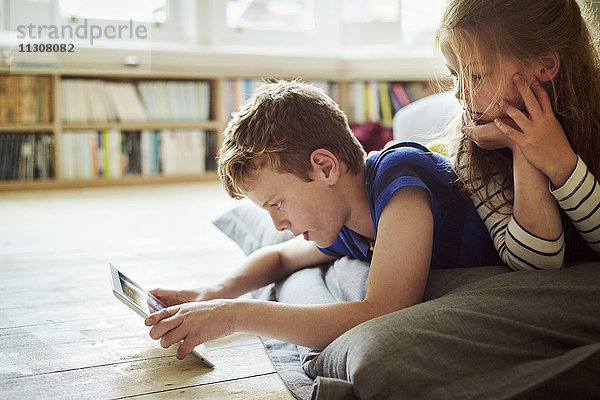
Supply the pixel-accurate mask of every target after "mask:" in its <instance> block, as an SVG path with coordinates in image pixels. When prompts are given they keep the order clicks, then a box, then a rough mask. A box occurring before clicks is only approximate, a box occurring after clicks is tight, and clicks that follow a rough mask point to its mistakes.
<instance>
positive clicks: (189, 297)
mask: <svg viewBox="0 0 600 400" xmlns="http://www.w3.org/2000/svg"><path fill="white" fill-rule="evenodd" d="M150 293H152V294H153V295H154V297H156V298H157V299H158V300H159V301H160V302H161V303H163V304H164V305H165V306H167V307H170V306H175V305H178V304H183V303H189V302H191V301H204V300H212V299H216V298H218V297H219V296H218V295H217V292H216V290H213V289H210V288H201V289H192V290H170V289H162V288H156V289H152V290H151V291H150Z"/></svg>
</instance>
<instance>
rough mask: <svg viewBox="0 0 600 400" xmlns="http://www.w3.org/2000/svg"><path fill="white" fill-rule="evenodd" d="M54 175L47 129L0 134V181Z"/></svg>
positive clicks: (51, 137) (52, 150) (47, 177)
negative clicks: (43, 130) (44, 131)
mask: <svg viewBox="0 0 600 400" xmlns="http://www.w3.org/2000/svg"><path fill="white" fill-rule="evenodd" d="M53 177H54V141H53V136H52V134H51V133H37V132H35V133H9V132H6V133H2V134H0V181H13V180H21V181H32V180H41V179H50V178H53Z"/></svg>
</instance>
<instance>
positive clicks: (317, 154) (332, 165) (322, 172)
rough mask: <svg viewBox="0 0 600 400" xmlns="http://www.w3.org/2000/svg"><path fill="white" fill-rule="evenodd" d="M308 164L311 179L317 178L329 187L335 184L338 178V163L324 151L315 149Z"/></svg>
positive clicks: (331, 154) (333, 156)
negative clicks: (310, 168) (311, 175)
mask: <svg viewBox="0 0 600 400" xmlns="http://www.w3.org/2000/svg"><path fill="white" fill-rule="evenodd" d="M310 164H311V165H312V167H313V171H312V172H313V178H318V177H319V176H320V177H322V178H323V179H325V180H326V182H327V183H328V184H330V185H332V184H335V183H337V181H338V180H339V178H340V161H339V160H338V159H337V157H336V156H335V155H334V154H333V153H332V152H330V151H329V150H326V149H316V150H315V151H313V152H312V153H311V154H310Z"/></svg>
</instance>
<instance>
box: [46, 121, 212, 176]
mask: <svg viewBox="0 0 600 400" xmlns="http://www.w3.org/2000/svg"><path fill="white" fill-rule="evenodd" d="M215 136H216V132H214V131H203V130H198V129H185V130H184V129H164V130H148V129H145V130H141V131H140V130H137V131H120V130H118V129H107V130H102V131H94V130H90V131H67V132H64V133H63V134H62V135H60V136H59V138H60V139H59V152H58V157H59V166H60V177H61V179H64V180H89V179H99V178H108V179H118V178H122V177H125V176H131V175H139V176H155V175H164V176H176V175H201V174H203V173H204V172H205V171H206V170H211V169H214V160H212V161H211V163H210V164H209V160H208V155H209V154H210V155H215V154H216V148H215V146H216V140H215Z"/></svg>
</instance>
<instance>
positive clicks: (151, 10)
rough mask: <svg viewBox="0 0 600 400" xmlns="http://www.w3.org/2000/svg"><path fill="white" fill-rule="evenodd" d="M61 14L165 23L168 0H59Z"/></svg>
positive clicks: (64, 15) (73, 16) (71, 16)
mask: <svg viewBox="0 0 600 400" xmlns="http://www.w3.org/2000/svg"><path fill="white" fill-rule="evenodd" d="M58 5H59V9H60V14H61V15H62V16H63V17H70V18H89V19H105V20H113V21H129V20H130V19H131V20H133V21H138V22H154V23H165V22H166V20H167V0H145V1H143V0H102V1H96V2H92V1H81V0H59V2H58Z"/></svg>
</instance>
